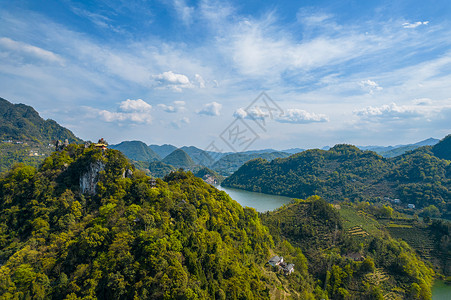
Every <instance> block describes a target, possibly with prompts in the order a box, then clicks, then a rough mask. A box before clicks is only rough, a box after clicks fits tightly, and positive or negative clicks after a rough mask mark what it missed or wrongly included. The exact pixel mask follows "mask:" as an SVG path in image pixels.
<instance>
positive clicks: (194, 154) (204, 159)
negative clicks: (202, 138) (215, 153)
mask: <svg viewBox="0 0 451 300" xmlns="http://www.w3.org/2000/svg"><path fill="white" fill-rule="evenodd" d="M180 149H181V150H183V151H185V152H186V154H188V155H189V157H191V159H192V160H193V161H194V163H195V164H197V165H201V166H204V167H209V166H210V165H211V164H212V163H213V158H212V156H210V155H209V154H208V153H207V152H205V151H204V150H202V149H199V148H197V147H194V146H189V147H188V146H183V147H181V148H180Z"/></svg>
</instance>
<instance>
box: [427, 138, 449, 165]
mask: <svg viewBox="0 0 451 300" xmlns="http://www.w3.org/2000/svg"><path fill="white" fill-rule="evenodd" d="M432 152H433V153H434V155H435V156H437V157H439V158H442V159H447V160H451V134H450V135H447V136H446V137H445V138H443V139H442V140H441V141H440V142H439V143H437V144H435V145H434V146H433V147H432Z"/></svg>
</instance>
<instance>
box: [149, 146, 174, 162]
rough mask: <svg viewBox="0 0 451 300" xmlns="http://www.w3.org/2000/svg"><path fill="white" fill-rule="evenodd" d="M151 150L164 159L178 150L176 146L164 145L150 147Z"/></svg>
mask: <svg viewBox="0 0 451 300" xmlns="http://www.w3.org/2000/svg"><path fill="white" fill-rule="evenodd" d="M149 148H150V149H152V150H153V151H154V152H155V153H156V154H158V156H160V157H161V158H162V159H163V158H165V157H166V156H168V155H169V154H171V153H172V152H174V150H176V149H177V147H176V146H173V145H169V144H164V145H161V146H160V145H149Z"/></svg>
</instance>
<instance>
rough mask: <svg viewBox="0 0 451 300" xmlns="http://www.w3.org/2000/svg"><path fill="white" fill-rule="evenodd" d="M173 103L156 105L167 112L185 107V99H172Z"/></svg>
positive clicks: (173, 111)
mask: <svg viewBox="0 0 451 300" xmlns="http://www.w3.org/2000/svg"><path fill="white" fill-rule="evenodd" d="M173 103H174V105H166V104H162V103H161V104H158V105H157V106H158V107H159V108H161V109H162V110H164V111H165V112H168V113H175V112H178V111H181V110H184V109H185V101H174V102H173Z"/></svg>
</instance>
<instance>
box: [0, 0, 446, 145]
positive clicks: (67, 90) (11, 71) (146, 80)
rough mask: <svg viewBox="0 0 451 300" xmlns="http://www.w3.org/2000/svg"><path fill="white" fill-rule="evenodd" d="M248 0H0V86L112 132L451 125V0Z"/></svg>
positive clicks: (349, 131) (83, 126)
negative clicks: (244, 0)
mask: <svg viewBox="0 0 451 300" xmlns="http://www.w3.org/2000/svg"><path fill="white" fill-rule="evenodd" d="M92 2H95V3H92ZM242 2H243V1H207V0H205V1H184V0H174V1H170V0H160V1H151V0H149V1H144V0H117V1H112V0H111V1H106V0H103V1H71V0H58V1H57V0H47V1H34V0H15V1H9V0H0V7H1V9H0V24H1V26H0V97H3V98H5V99H7V100H9V101H11V102H13V103H25V104H28V105H31V106H33V107H34V108H35V109H36V110H37V111H38V112H39V113H40V114H41V116H42V117H44V118H51V119H54V120H56V121H57V122H59V123H60V124H62V125H64V126H66V127H68V128H69V129H71V130H72V131H73V132H74V133H75V134H76V135H77V136H79V137H81V138H83V139H86V140H96V139H98V138H100V137H104V138H105V139H107V141H109V142H110V143H118V142H120V141H123V140H142V141H144V142H145V143H147V144H153V143H156V144H163V143H171V144H174V145H177V146H181V145H194V146H197V147H200V148H206V147H208V146H211V145H212V143H213V144H214V146H215V147H217V148H218V149H222V150H223V151H230V148H235V149H236V150H237V151H239V150H242V148H243V147H245V146H246V147H247V146H249V147H250V149H256V148H257V149H259V148H276V149H284V148H290V147H301V148H312V147H322V146H325V145H334V144H336V143H350V144H356V145H395V144H403V143H411V142H417V141H420V140H422V139H426V138H429V137H435V138H442V137H444V136H445V135H447V134H449V133H451V26H450V25H451V24H450V23H451V3H450V2H449V0H431V1H416V0H412V1H408V0H404V1H402V0H400V1H377V0H374V1H362V0H342V1H325V0H304V1H246V3H242ZM262 92H264V94H262ZM238 133H240V134H241V135H238ZM240 147H241V148H240Z"/></svg>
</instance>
